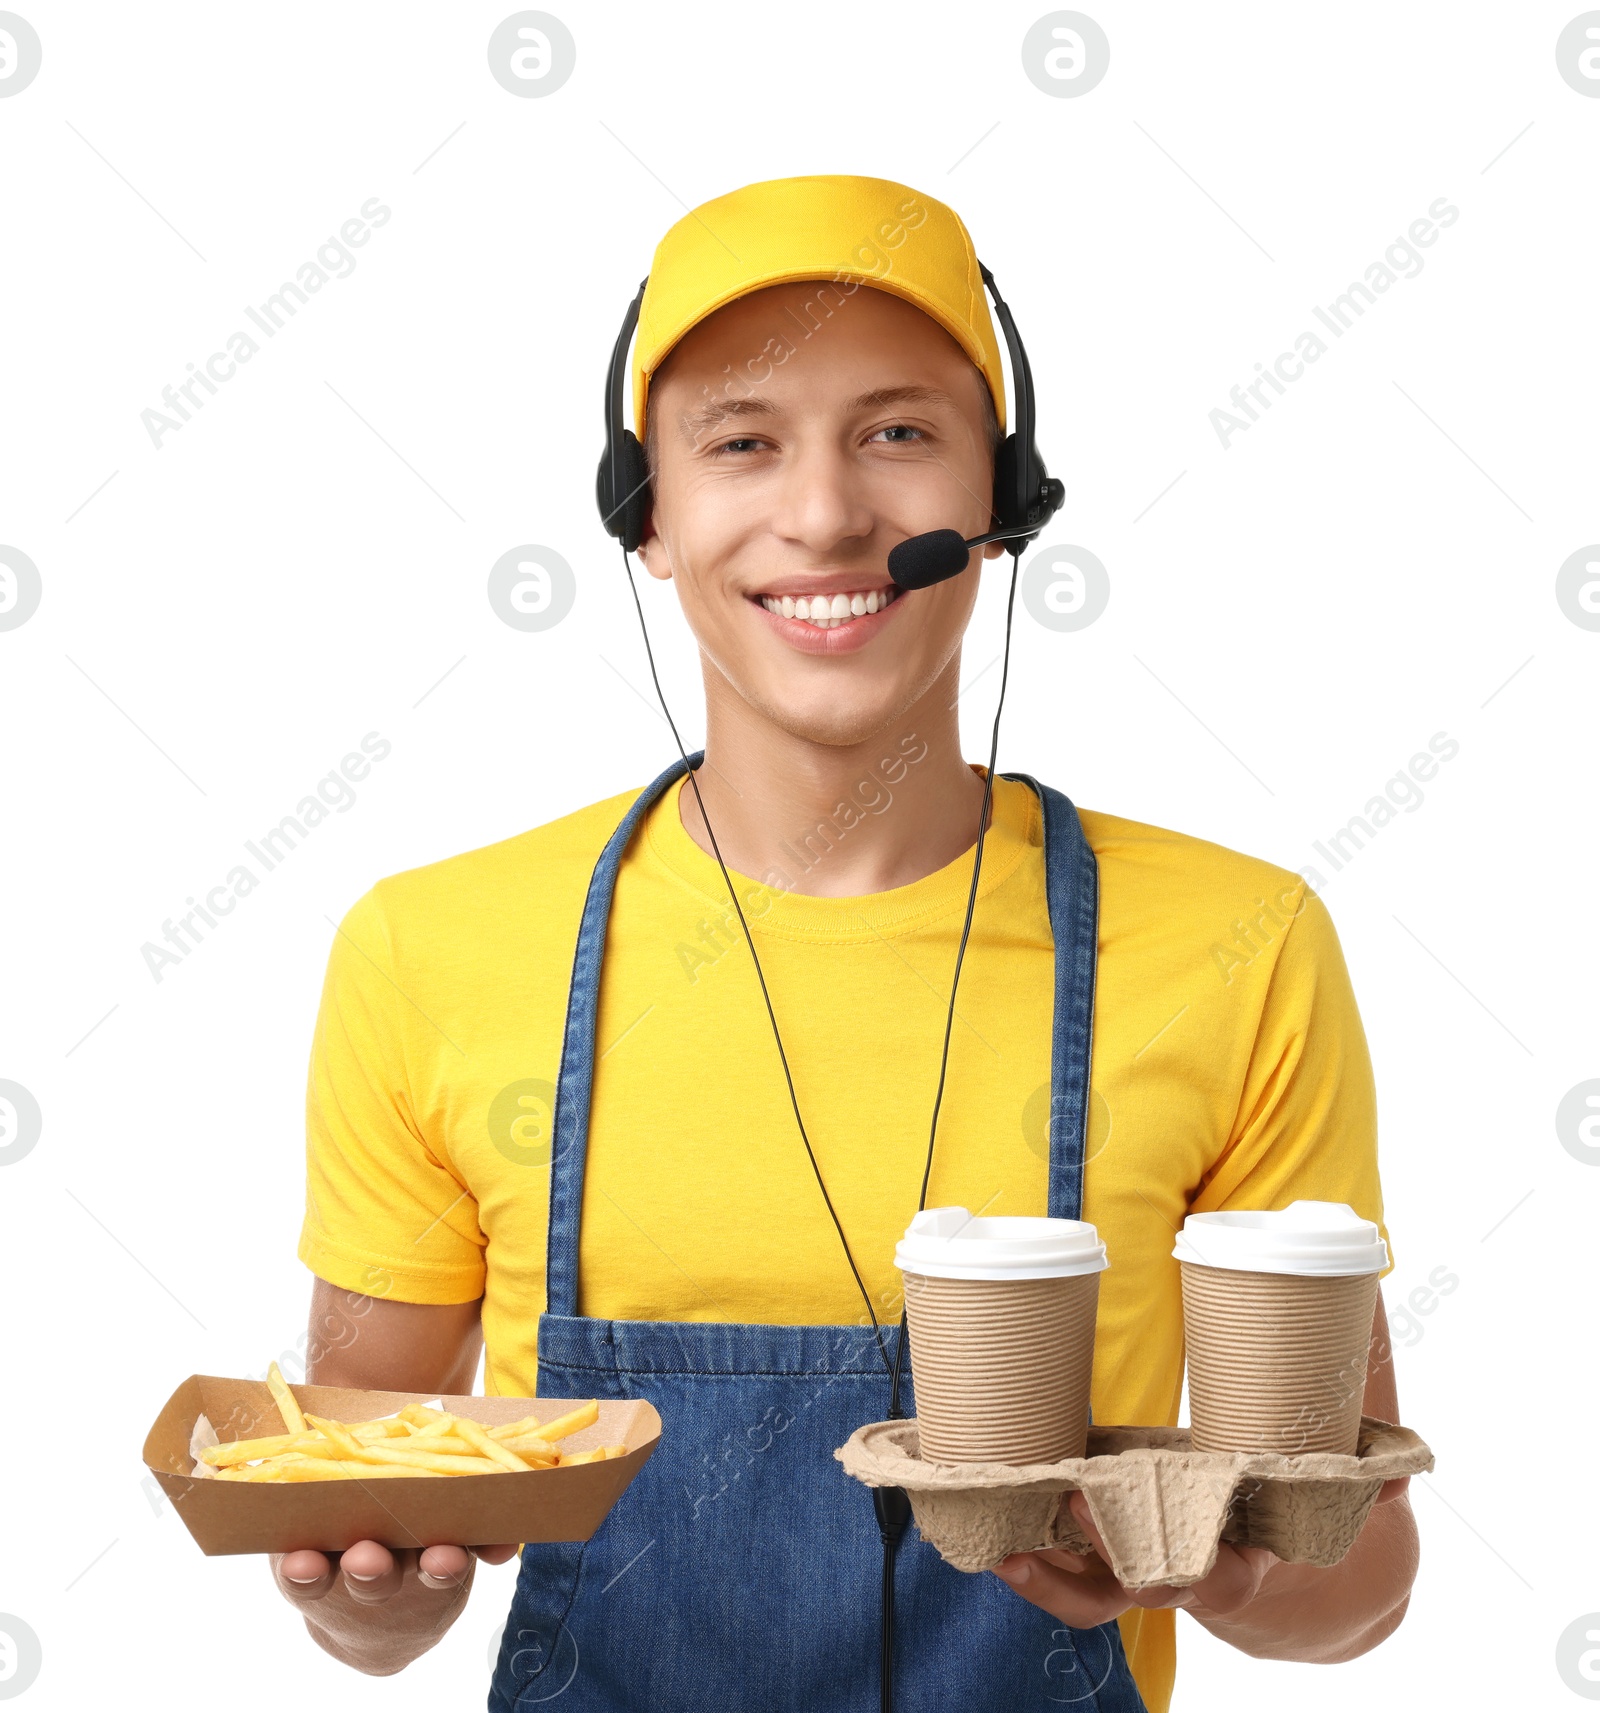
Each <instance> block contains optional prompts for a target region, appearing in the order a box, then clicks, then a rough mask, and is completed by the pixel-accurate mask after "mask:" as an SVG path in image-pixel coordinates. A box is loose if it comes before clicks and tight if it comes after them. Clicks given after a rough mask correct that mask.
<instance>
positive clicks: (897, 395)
mask: <svg viewBox="0 0 1600 1713" xmlns="http://www.w3.org/2000/svg"><path fill="white" fill-rule="evenodd" d="M955 402H956V401H955V400H954V399H953V398H951V396H950V395H949V393H947V392H945V391H944V390H943V388H941V387H924V386H914V385H913V386H903V387H878V388H875V389H874V390H873V391H871V392H864V393H860V394H858V395H857V396H856V397H855V398H853V399H851V401H850V402H849V404H847V405H846V406H845V409H846V410H852V411H854V410H870V409H871V408H872V407H873V406H874V405H877V406H879V407H880V408H886V407H887V406H889V405H892V404H933V405H940V404H948V405H953V404H954V403H955Z"/></svg>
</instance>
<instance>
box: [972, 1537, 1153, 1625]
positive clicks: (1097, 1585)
mask: <svg viewBox="0 0 1600 1713" xmlns="http://www.w3.org/2000/svg"><path fill="white" fill-rule="evenodd" d="M994 1573H995V1575H996V1576H998V1577H999V1578H1000V1580H1001V1581H1002V1582H1004V1583H1005V1584H1006V1585H1007V1586H1008V1587H1010V1588H1011V1589H1012V1590H1013V1591H1014V1592H1016V1593H1018V1594H1020V1595H1021V1596H1022V1598H1023V1599H1024V1600H1028V1601H1031V1602H1032V1603H1033V1604H1034V1605H1035V1606H1038V1607H1040V1608H1042V1609H1043V1610H1044V1611H1046V1612H1048V1613H1049V1614H1050V1615H1051V1617H1053V1618H1059V1619H1060V1620H1061V1621H1062V1623H1064V1624H1069V1625H1071V1627H1072V1628H1073V1629H1075V1630H1087V1629H1093V1628H1094V1626H1095V1625H1096V1624H1104V1623H1107V1622H1108V1621H1109V1620H1110V1619H1112V1618H1115V1617H1118V1616H1120V1615H1121V1614H1122V1613H1123V1612H1126V1611H1127V1610H1128V1607H1129V1605H1130V1604H1131V1602H1130V1600H1129V1599H1128V1596H1127V1594H1126V1592H1125V1591H1124V1590H1123V1589H1122V1588H1121V1587H1120V1586H1119V1585H1118V1584H1117V1583H1116V1582H1115V1581H1114V1580H1112V1578H1111V1577H1110V1576H1107V1575H1101V1576H1094V1575H1085V1574H1084V1573H1083V1572H1081V1571H1071V1570H1064V1569H1062V1568H1061V1566H1059V1565H1055V1564H1051V1563H1049V1562H1048V1560H1046V1559H1045V1558H1043V1557H1042V1556H1041V1555H1040V1554H1039V1553H1036V1552H1018V1553H1013V1554H1012V1555H1011V1556H1010V1557H1009V1558H1006V1559H1002V1560H1001V1561H1000V1563H999V1564H997V1565H996V1566H995V1571H994Z"/></svg>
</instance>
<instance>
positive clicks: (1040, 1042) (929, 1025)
mask: <svg viewBox="0 0 1600 1713" xmlns="http://www.w3.org/2000/svg"><path fill="white" fill-rule="evenodd" d="M633 795H634V794H633V793H627V794H624V795H623V796H619V797H615V798H612V799H610V800H609V801H606V802H602V803H596V804H593V805H591V806H590V807H588V808H586V809H582V810H579V811H578V812H577V813H575V814H572V815H568V816H565V817H564V818H563V819H561V820H558V821H554V822H551V823H550V824H549V825H547V826H543V827H538V828H535V829H534V830H533V831H531V832H527V833H523V834H520V835H519V836H517V837H515V838H511V839H507V840H504V841H503V842H501V843H498V844H494V845H489V846H487V847H485V848H484V849H482V850H476V851H469V852H467V853H466V854H465V855H462V856H457V857H452V858H450V859H449V860H447V861H444V862H438V863H433V864H430V865H428V866H427V867H424V868H418V869H413V870H411V871H409V872H407V873H404V874H398V875H394V876H391V877H390V878H388V879H386V880H382V881H380V882H379V883H378V884H377V885H376V886H375V887H373V888H372V890H371V891H370V892H368V893H367V894H366V896H365V897H363V898H361V899H360V900H359V901H358V902H357V903H356V904H355V905H354V906H353V907H352V908H351V910H350V911H349V913H348V914H347V915H346V917H345V919H344V922H343V923H342V925H341V926H340V929H339V932H338V934H337V935H336V937H335V939H334V942H333V948H332V952H331V954H330V958H329V963H328V971H327V979H326V983H325V986H324V989H323V994H322V1005H321V1011H320V1014H319V1016H318V1019H317V1029H316V1037H315V1042H314V1045H313V1049H312V1057H311V1070H310V1079H309V1088H308V1101H307V1104H308V1114H307V1116H308V1146H307V1166H308V1186H307V1206H306V1218H305V1225H304V1229H303V1232H302V1236H301V1240H300V1249H299V1253H300V1257H301V1259H302V1260H303V1261H304V1262H305V1263H306V1265H307V1266H309V1267H310V1268H311V1269H312V1271H313V1272H314V1273H316V1274H317V1275H318V1276H319V1277H321V1278H323V1279H326V1280H328V1281H329V1282H330V1283H331V1284H333V1285H336V1286H339V1287H341V1288H343V1289H346V1290H353V1291H361V1292H364V1293H367V1294H369V1295H374V1296H390V1297H393V1298H396V1299H398V1300H401V1301H407V1302H418V1303H458V1302H467V1301H472V1300H474V1299H476V1298H478V1297H480V1296H481V1297H482V1298H483V1299H484V1301H483V1329H484V1336H485V1340H486V1344H487V1366H486V1375H487V1382H486V1383H487V1388H488V1390H489V1391H490V1392H491V1393H503V1394H511V1395H519V1396H531V1395H532V1394H533V1392H534V1386H535V1357H536V1352H535V1333H536V1329H537V1325H538V1319H539V1314H540V1311H541V1309H542V1308H543V1306H544V1268H545V1238H546V1231H547V1216H548V1191H549V1116H550V1113H549V1103H550V1099H551V1096H552V1094H553V1085H554V1082H555V1079H556V1075H557V1071H558V1068H559V1064H560V1056H561V1042H562V1029H563V1023H564V1019H565V1012H566V1001H567V985H568V978H569V976H570V973H571V967H572V956H573V950H574V946H575V944H576V940H577V929H578V920H579V916H580V914H581V912H582V908H583V901H584V896H585V893H586V891H587V888H588V885H589V878H590V875H591V873H592V871H593V868H594V863H595V860H596V858H597V857H598V855H599V852H600V850H601V848H602V846H603V845H604V844H605V842H606V840H607V838H608V837H609V836H610V834H611V833H612V831H613V830H614V829H615V827H616V825H617V823H618V821H620V820H621V818H622V816H623V814H624V812H625V811H626V809H627V807H628V805H629V803H630V802H631V801H632V798H633ZM889 795H891V794H890V793H887V792H886V793H884V794H883V796H884V798H887V797H888V796H889ZM864 815H865V811H863V812H861V814H860V815H858V817H857V820H856V821H854V822H851V823H850V824H848V825H846V824H845V821H846V820H847V819H848V817H836V818H835V819H834V821H833V822H832V823H824V826H823V830H822V831H821V832H813V833H812V834H811V835H809V836H808V837H807V838H805V839H799V838H796V839H793V840H791V841H790V852H791V854H792V855H793V857H794V859H795V860H794V865H793V873H792V874H791V876H790V881H791V884H792V883H794V882H795V881H799V880H800V876H801V870H802V866H803V865H805V864H808V863H815V862H826V861H827V854H826V850H825V847H826V846H827V845H829V844H838V843H841V842H843V841H846V840H848V839H849V837H850V834H851V832H852V831H853V830H855V826H856V825H857V824H859V821H860V819H863V818H864ZM1082 821H1083V825H1084V830H1085V833H1086V834H1087V837H1088V840H1089V843H1090V845H1091V847H1092V848H1093V850H1094V853H1095V856H1096V858H1097V860H1098V863H1099V870H1100V927H1099V968H1098V979H1097V993H1096V1007H1095V1029H1094V1040H1093V1058H1092V1076H1091V1107H1092V1116H1091V1126H1090V1136H1089V1147H1088V1154H1089V1159H1088V1165H1087V1170H1086V1174H1085V1189H1084V1207H1083V1216H1084V1218H1086V1219H1089V1220H1092V1221H1093V1222H1094V1223H1095V1225H1096V1226H1098V1228H1099V1231H1100V1235H1101V1237H1102V1238H1103V1240H1104V1241H1105V1244H1106V1248H1107V1251H1108V1254H1109V1258H1110V1262H1111V1266H1110V1269H1109V1271H1108V1272H1106V1273H1104V1274H1103V1275H1102V1276H1101V1291H1100V1309H1099V1322H1098V1330H1097V1342H1096V1349H1095V1359H1094V1383H1093V1395H1092V1404H1093V1411H1094V1417H1095V1420H1096V1421H1099V1422H1104V1423H1115V1422H1126V1423H1139V1424H1154V1423H1167V1424H1172V1423H1175V1422H1176V1421H1177V1414H1178V1402H1179V1395H1180V1389H1181V1387H1182V1383H1183V1321H1182V1306H1181V1301H1180V1296H1179V1286H1178V1266H1177V1263H1176V1262H1175V1261H1174V1260H1172V1258H1171V1250H1172V1245H1173V1234H1174V1232H1175V1230H1176V1228H1177V1227H1178V1226H1179V1225H1181V1224H1182V1222H1183V1218H1184V1216H1185V1214H1187V1213H1190V1212H1200V1211H1206V1210H1212V1209H1219V1208H1230V1207H1238V1208H1277V1207H1282V1206H1285V1205H1286V1204H1287V1203H1288V1202H1290V1201H1293V1200H1295V1199H1296V1198H1297V1197H1308V1198H1316V1199H1320V1200H1327V1201H1342V1202H1348V1203H1350V1204H1351V1205H1352V1206H1353V1207H1354V1208H1355V1209H1356V1210H1357V1211H1358V1212H1359V1213H1360V1214H1362V1215H1363V1216H1364V1217H1366V1218H1368V1219H1373V1220H1379V1221H1380V1222H1381V1219H1382V1205H1381V1197H1380V1191H1379V1184H1378V1169H1377V1147H1376V1117H1375V1107H1374V1096H1373V1083H1372V1070H1371V1064H1370V1061H1369V1058H1368V1053H1367V1045H1366V1039H1365V1036H1364V1034H1363V1032H1362V1028H1361V1021H1360V1018H1359V1016H1358V1014H1357V1010H1356V1005H1355V1000H1354V997H1353V995H1352V993H1351V988H1350V981H1349V976H1348V973H1347V971H1346V968H1345V963H1344V958H1343V955H1342V953H1341V951H1340V948H1339V942H1338V939H1337V937H1336V935H1335V933H1334V928H1333V924H1332V921H1331V920H1330V918H1329V916H1328V912H1327V909H1326V908H1325V906H1324V905H1323V904H1322V902H1321V901H1320V899H1318V898H1317V897H1316V895H1315V894H1314V893H1312V892H1309V891H1308V890H1307V888H1306V887H1305V884H1304V882H1303V881H1302V880H1301V879H1300V877H1299V876H1297V875H1295V874H1292V873H1290V872H1289V871H1287V870H1285V869H1281V868H1277V867H1274V866H1273V865H1271V864H1269V863H1265V862H1261V861H1258V860H1256V859H1255V858H1252V857H1248V856H1242V855H1240V854H1238V853H1237V852H1235V851H1231V850H1226V849H1224V848H1222V847H1221V846H1218V845H1214V844H1209V843H1207V842H1205V841H1204V840H1201V839H1194V838H1189V837H1186V836H1185V835H1183V834H1181V833H1173V832H1167V831H1164V830H1162V829H1161V828H1158V827H1151V826H1145V825H1141V824H1140V823H1138V822H1134V821H1125V820H1121V819H1119V818H1118V817H1116V816H1114V815H1104V814H1098V813H1095V812H1092V811H1084V812H1083V813H1082ZM1042 840H1043V823H1042V814H1041V810H1040V806H1039V802H1038V799H1037V797H1036V796H1035V795H1034V793H1033V792H1032V791H1031V790H1030V789H1029V788H1028V787H1027V786H1026V785H1022V784H1020V783H1017V782H1014V781H1007V780H1004V779H1002V780H999V781H997V784H996V791H995V812H994V820H993V823H992V826H991V831H990V834H989V837H988V839H987V840H986V842H985V847H984V862H983V876H982V882H981V887H980V895H979V899H978V906H977V912H976V916H975V918H974V923H973V929H972V937H971V941H970V943H969V945H968V948H967V956H966V962H965V965H964V967H963V970H962V976H961V987H960V992H959V995H958V999H957V1020H956V1025H955V1030H954V1034H953V1036H952V1039H951V1046H950V1070H949V1080H948V1082H947V1084H946V1088H945V1096H944V1106H943V1110H942V1113H941V1116H940V1120H939V1138H938V1145H937V1148H936V1150H935V1154H934V1163H933V1174H932V1178H931V1180H930V1183H929V1187H928V1205H929V1206H930V1207H938V1206H943V1205H949V1204H961V1205H963V1206H966V1207H968V1208H970V1209H972V1210H973V1211H974V1212H981V1213H987V1214H1043V1213H1044V1212H1045V1211H1046V1162H1047V1157H1048V1145H1047V1141H1046V1126H1047V1121H1048V1114H1049V1083H1050V1028H1051V1017H1052V1005H1053V996H1054V962H1053V955H1054V954H1053V942H1052V939H1051V934H1050V924H1049V917H1048V913H1047V909H1046V903H1045V892H1044V864H1043V853H1042ZM971 862H972V858H971V852H970V851H968V852H967V853H966V854H965V855H963V856H961V857H958V858H957V859H956V861H954V862H953V863H951V864H949V865H948V866H947V867H945V868H943V869H941V870H939V871H938V872H937V873H935V874H931V875H928V876H927V877H925V878H924V879H922V880H919V881H916V882H914V883H913V884H911V885H910V886H902V887H897V888H895V889H893V890H891V891H888V892H883V893H876V894H871V895H868V896H865V897H856V898H827V897H813V896H809V895H806V894H804V893H801V892H797V891H793V890H789V891H785V890H782V889H781V888H775V887H761V886H758V884H757V883H756V882H754V881H746V880H744V879H743V878H742V877H739V876H735V883H736V884H737V885H738V886H739V888H740V893H741V898H746V897H748V899H749V900H750V902H749V904H748V906H747V914H748V915H749V916H750V919H751V922H752V927H753V931H754V933H755V934H756V936H757V944H758V946H759V948H760V952H761V959H762V965H763V968H764V969H765V971H766V974H767V980H768V983H769V986H770V988H771V993H772V1001H773V1005H774V1008H775V1010H776V1013H777V1017H778V1023H779V1027H780V1028H781V1029H782V1031H783V1038H784V1045H785V1047H786V1048H787V1050H788V1053H789V1055H790V1064H791V1067H792V1069H793V1073H794V1078H795V1086H796V1089H797V1092H798V1095H799V1099H800V1103H801V1111H802V1113H803V1114H804V1117H805V1120H806V1127H807V1130H808V1131H809V1133H810V1137H811V1142H812V1146H813V1148H814V1149H815V1151H816V1155H817V1160H818V1164H819V1166H820V1168H821V1171H822V1175H823V1178H824V1180H825V1182H826V1184H827V1186H828V1191H829V1194H830V1195H831V1196H832V1197H833V1200H834V1204H835V1206H836V1208H837V1209H838V1212H839V1217H840V1220H841V1221H842V1223H843V1225H844V1229H845V1233H846V1235H847V1236H848V1238H849V1240H850V1245H851V1248H852V1251H853V1252H854V1255H855V1257H856V1261H857V1264H858V1266H859V1267H860V1269H861V1272H862V1277H863V1279H864V1281H865V1283H866V1286H867V1289H868V1291H869V1292H870V1293H871V1295H872V1298H873V1301H874V1303H875V1304H876V1305H877V1307H878V1314H879V1317H880V1319H882V1320H884V1321H886V1322H888V1321H892V1320H894V1319H897V1318H898V1313H899V1280H900V1275H899V1273H898V1272H897V1271H896V1270H895V1268H894V1265H893V1253H894V1246H895V1243H896V1240H897V1239H898V1238H899V1237H900V1235H901V1234H902V1232H903V1231H904V1229H905V1226H906V1224H907V1221H908V1220H909V1218H910V1216H911V1214H912V1213H913V1212H914V1211H915V1208H916V1203H917V1192H918V1188H919V1185H920V1183H921V1178H922V1170H923V1163H924V1158H925V1154H926V1149H927V1141H928V1121H929V1117H930V1114H931V1110H932V1102H933V1093H934V1086H935V1080H936V1077H937V1072H938V1060H939V1050H940V1043H941V1039H942V1032H943V1027H944V1018H945V1007H946V1004H947V1002H948V995H949V984H950V974H951V968H952V963H953V959H954V955H955V945H956V940H957V937H958V935H959V932H960V927H961V920H962V915H963V912H964V910H965V906H966V895H967V888H968V885H969V882H970V878H971ZM802 883H803V882H802ZM597 1060H598V1062H597V1068H596V1081H595V1095H594V1108H593V1115H592V1120H591V1127H590V1138H589V1156H588V1171H587V1176H586V1179H585V1185H584V1197H583V1228H582V1240H581V1249H580V1257H579V1290H580V1301H579V1312H580V1313H582V1314H586V1315H592V1316H600V1317H608V1318H617V1319H645V1320H706V1321H744V1322H751V1323H766V1324H774V1323H788V1324H797V1323H827V1324H848V1323H855V1322H856V1321H857V1320H858V1317H860V1316H861V1314H862V1312H863V1310H862V1303H861V1299H860V1296H859V1294H858V1292H857V1290H856V1287H855V1284H854V1281H853V1279H852V1278H851V1275H850V1272H849V1269H848V1267H847V1265H846V1263H845V1259H844V1253H843V1250H842V1248H841V1245H840V1243H839V1237H838V1233H837V1231H836V1230H835V1228H834V1226H833V1223H832V1221H831V1219H830V1218H829V1216H828V1212H827V1209H826V1208H825V1206H824V1205H823V1202H822V1198H821V1195H820V1194H819V1192H818V1190H817V1186H816V1181H815V1179H814V1177H813V1175H812V1171H811V1167H810V1164H809V1162H808V1161H807V1158H806V1155H805V1151H804V1149H803V1148H802V1146H801V1143H800V1139H799V1136H798V1134H797V1132H796V1130H795V1124H794V1116H793V1113H792V1111H791V1110H790V1107H789V1103H788V1097H787V1094H786V1091H785V1087H784V1083H783V1078H782V1074H781V1071H780V1069H779V1065H778V1060H777V1053H776V1049H775V1047H774V1045H773V1041H772V1036H771V1031H770V1026H769V1024H768V1021H767V1017H766V1013H765V1010H764V1008H763V1006H762V1004H761V999H760V993H759V990H758V988H757V986H756V981H755V974H754V971H753V969H752V968H751V965H750V958H749V953H748V951H747V950H746V949H745V948H744V945H743V942H742V940H741V938H740V934H739V928H738V924H737V921H736V919H735V918H734V917H733V915H732V912H731V909H730V908H729V906H728V903H727V898H726V893H725V892H724V891H723V889H722V882H721V877H720V875H719V873H718V871H717V867H716V863H715V861H714V859H713V858H711V857H710V856H708V855H707V854H706V853H705V852H703V851H702V850H701V849H700V848H699V846H698V845H696V844H695V843H694V841H693V840H692V839H691V838H690V837H689V835H688V833H687V832H686V831H685V830H684V827H683V824H682V821H681V819H680V816H679V810H678V802H677V791H676V790H669V791H668V792H667V793H666V794H665V795H664V796H663V798H662V799H661V801H660V802H659V803H658V804H657V805H656V806H655V807H654V808H653V809H652V810H651V811H650V813H649V814H648V815H647V817H646V818H645V820H644V822H643V824H642V825H641V827H640V828H639V829H638V831H637V833H636V835H635V838H634V841H633V844H632V846H631V848H630V850H629V852H628V854H627V856H626V857H625V859H624V861H623V864H622V868H621V872H620V874H619V876H618V881H617V888H616V895H615V899H614V903H613V909H612V915H611V923H610V930H609V935H608V941H607V953H606V962H605V967H604V980H603V984H602V992H601V1006H600V1018H599V1029H598V1035H597ZM1122 1628H1123V1636H1124V1640H1125V1643H1126V1645H1127V1648H1128V1653H1129V1659H1130V1663H1131V1665H1132V1668H1133V1671H1134V1675H1135V1677H1136V1679H1137V1681H1138V1684H1139V1688H1140V1691H1141V1693H1142V1694H1143V1696H1144V1699H1145V1702H1146V1704H1147V1705H1148V1706H1149V1707H1150V1708H1151V1709H1152V1710H1153V1713H1164V1710H1165V1708H1166V1707H1167V1704H1168V1700H1169V1697H1170V1694H1171V1687H1172V1680H1173V1673H1174V1617H1173V1614H1172V1613H1171V1612H1170V1611H1155V1612H1133V1613H1130V1614H1128V1615H1127V1616H1125V1617H1124V1618H1123V1619H1122Z"/></svg>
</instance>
